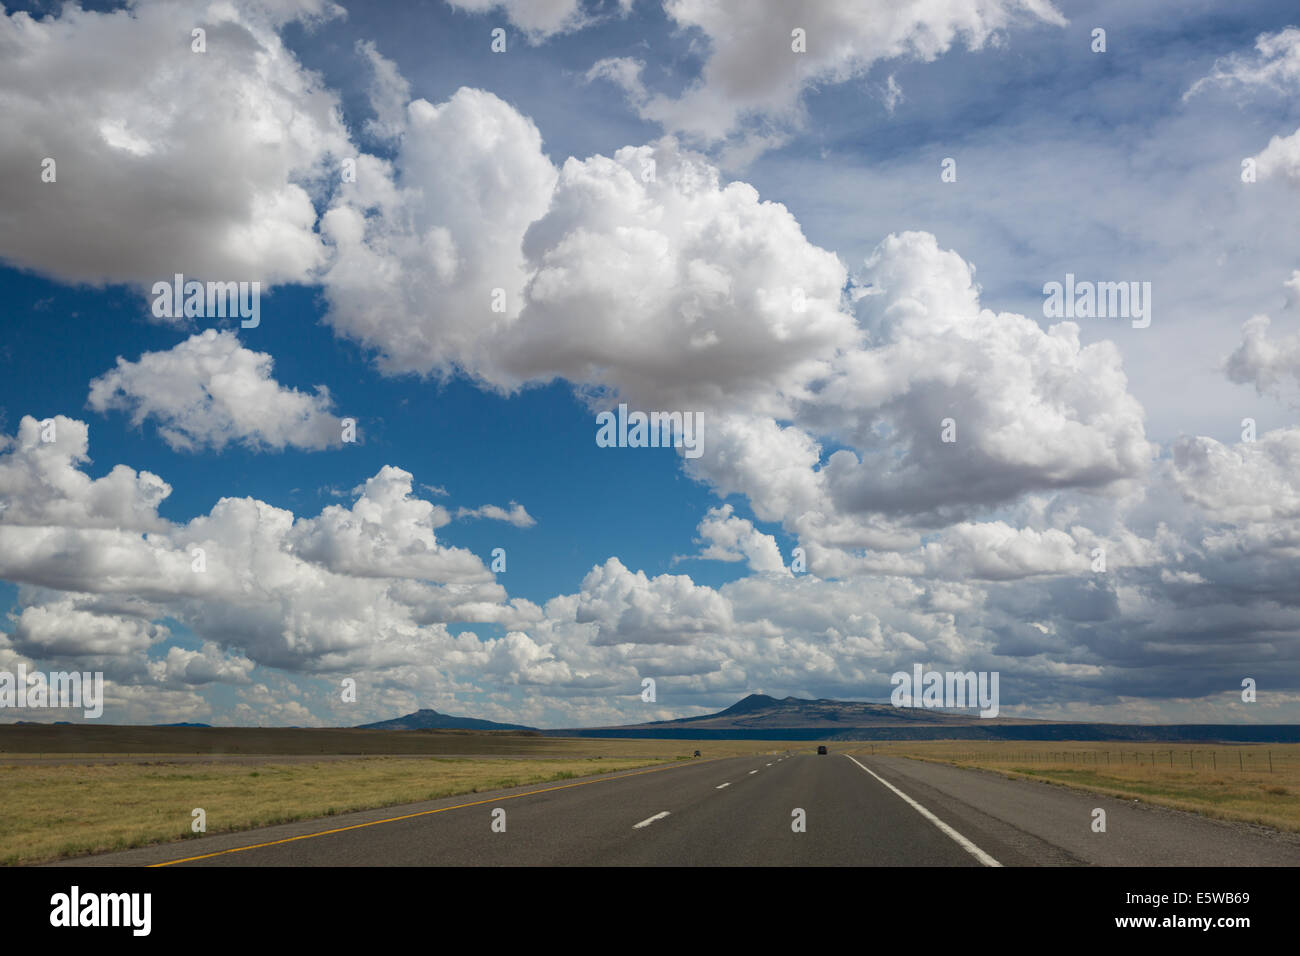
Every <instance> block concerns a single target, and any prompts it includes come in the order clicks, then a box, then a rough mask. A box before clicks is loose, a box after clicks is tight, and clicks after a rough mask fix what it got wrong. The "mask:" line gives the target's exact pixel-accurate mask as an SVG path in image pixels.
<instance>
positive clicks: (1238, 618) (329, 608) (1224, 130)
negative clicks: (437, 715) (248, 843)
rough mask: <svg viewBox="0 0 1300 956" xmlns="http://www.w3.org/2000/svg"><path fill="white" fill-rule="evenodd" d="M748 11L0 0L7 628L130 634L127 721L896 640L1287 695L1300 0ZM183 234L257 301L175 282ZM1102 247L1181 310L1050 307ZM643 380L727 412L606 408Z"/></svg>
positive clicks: (444, 702)
mask: <svg viewBox="0 0 1300 956" xmlns="http://www.w3.org/2000/svg"><path fill="white" fill-rule="evenodd" d="M767 6H769V5H767V4H753V5H727V4H713V5H711V4H703V5H700V6H699V7H698V8H691V9H687V8H670V9H669V10H665V9H664V8H663V7H662V6H661V5H660V4H658V3H655V2H650V0H631V2H628V3H626V4H622V3H615V2H606V3H596V4H593V3H579V2H577V0H560V2H557V3H555V4H553V5H551V6H549V7H541V6H538V5H535V4H534V5H532V6H531V7H530V6H529V5H527V4H522V5H521V4H515V3H513V2H512V3H499V4H492V3H487V2H485V0H474V2H466V3H462V4H459V5H456V4H449V3H444V2H442V0H437V2H429V3H425V4H421V5H418V6H412V5H410V4H366V5H358V6H356V7H355V8H353V7H351V6H349V5H347V4H344V6H343V7H333V6H332V5H330V4H324V3H317V2H315V0H303V2H301V3H293V4H284V5H270V6H269V7H264V6H263V5H261V4H258V3H252V2H249V3H244V2H239V3H235V4H233V5H232V6H231V8H230V10H229V11H227V12H225V13H222V12H220V11H217V10H216V8H211V9H209V8H205V7H203V6H202V5H200V4H188V3H183V2H175V3H172V2H166V3H163V2H159V3H140V4H138V5H130V6H120V5H107V6H99V5H87V6H86V7H84V8H77V7H75V6H73V5H69V6H67V7H63V8H55V7H52V6H50V5H41V4H36V5H31V6H23V5H15V6H13V7H9V8H7V10H6V14H5V24H4V29H3V32H0V48H3V50H4V51H5V52H6V61H7V65H6V66H5V67H4V68H3V69H0V94H3V95H4V96H6V97H8V98H7V99H3V100H0V102H5V103H7V104H8V105H6V106H4V107H0V111H5V112H9V113H10V115H8V116H5V117H4V119H5V122H6V127H7V128H9V129H12V130H13V131H14V132H13V135H12V136H11V137H9V139H10V142H9V143H8V145H6V146H5V147H4V148H3V149H0V172H3V173H4V174H5V177H4V178H5V181H6V182H7V183H8V184H9V185H7V186H6V187H5V196H4V207H5V208H6V209H7V210H8V211H7V212H6V213H3V214H0V221H2V222H3V228H2V230H0V231H2V232H3V235H4V238H3V241H2V244H0V301H3V302H4V303H5V304H6V311H5V315H6V321H5V335H4V337H3V342H0V367H2V368H3V375H0V434H2V435H4V436H8V437H6V438H5V439H0V503H3V504H4V505H5V508H4V509H3V510H0V545H3V547H0V551H7V552H8V553H7V555H6V557H5V558H4V559H3V560H0V601H3V604H4V609H5V612H6V613H5V615H4V616H3V617H0V631H3V632H4V635H5V636H4V638H3V640H4V642H5V643H4V644H3V645H0V667H3V666H7V665H10V664H12V665H16V664H17V663H18V662H20V661H21V662H24V663H26V664H28V666H30V667H33V668H35V667H47V668H50V669H58V668H61V667H73V666H76V667H79V668H81V669H101V670H103V671H104V672H105V673H106V676H107V678H108V681H109V687H110V693H109V706H108V708H107V716H106V718H105V719H109V720H112V721H115V722H125V721H137V722H162V721H166V720H199V721H203V722H208V723H217V724H221V723H255V722H266V723H294V724H313V723H325V724H333V723H344V724H353V723H360V722H362V721H364V720H372V719H382V718H384V717H389V716H393V715H395V714H397V713H401V712H405V711H409V710H413V709H415V708H416V707H436V708H437V709H440V710H444V711H450V712H453V713H464V714H470V715H473V716H479V717H487V718H492V719H498V720H509V721H512V722H525V723H533V724H537V725H545V726H575V725H580V724H597V723H606V722H625V721H633V720H643V719H657V718H663V717H670V716H685V715H688V714H694V713H702V712H705V711H707V710H712V709H717V708H719V707H722V706H726V705H727V704H729V703H731V702H733V701H734V700H735V699H736V698H738V697H740V696H743V695H744V694H746V693H750V692H754V691H763V692H767V693H775V694H785V693H792V694H798V695H803V696H839V697H849V698H857V699H883V698H885V697H887V696H888V693H889V689H890V684H889V681H888V676H889V674H890V673H891V672H893V671H895V670H897V669H904V670H909V671H910V669H911V665H912V663H914V662H916V663H922V664H925V665H927V666H935V667H942V666H948V667H950V668H953V669H956V668H960V669H962V670H968V669H985V670H998V671H1000V672H1001V673H1002V675H1003V677H1002V685H1001V686H1002V693H1003V712H1004V713H1013V714H1023V715H1026V716H1041V717H1056V718H1067V719H1107V720H1132V721H1153V720H1162V721H1181V722H1217V721H1229V720H1246V721H1263V722H1280V721H1294V720H1296V719H1297V717H1300V667H1298V666H1297V663H1298V661H1300V655H1297V653H1296V649H1297V640H1300V626H1298V624H1297V620H1296V599H1295V591H1294V587H1293V584H1292V582H1293V581H1294V571H1295V561H1296V559H1297V553H1296V550H1295V545H1294V544H1293V542H1294V540H1298V539H1297V538H1295V537H1293V535H1296V534H1297V533H1300V528H1297V526H1296V522H1297V521H1300V511H1297V509H1296V507H1295V506H1294V502H1295V501H1296V500H1300V492H1297V489H1296V486H1295V485H1294V481H1295V479H1294V475H1295V474H1296V472H1295V470H1294V468H1293V467H1292V466H1293V465H1294V464H1296V463H1297V462H1296V458H1297V457H1298V456H1300V429H1298V428H1297V426H1296V425H1295V407H1296V386H1297V385H1300V337H1297V316H1296V314H1295V306H1294V305H1293V303H1294V302H1295V301H1297V300H1300V280H1297V279H1296V278H1295V277H1293V273H1294V275H1295V276H1300V272H1297V271H1296V270H1297V269H1300V263H1298V262H1297V261H1296V255H1295V248H1296V242H1297V239H1300V232H1298V230H1300V225H1297V221H1296V219H1295V217H1294V216H1290V215H1287V214H1286V213H1285V210H1287V209H1289V208H1293V206H1294V203H1295V202H1296V198H1297V192H1296V190H1297V188H1300V172H1297V170H1300V161H1298V157H1300V145H1297V144H1300V136H1296V135H1294V134H1295V133H1296V130H1297V127H1298V126H1300V104H1298V102H1297V97H1296V92H1297V88H1298V87H1300V68H1297V67H1295V66H1293V65H1292V64H1294V63H1300V31H1295V30H1292V31H1288V30H1287V28H1288V27H1293V26H1294V21H1295V20H1296V19H1297V18H1296V16H1295V14H1294V10H1293V9H1292V8H1290V7H1289V6H1288V5H1287V4H1284V3H1241V4H1233V5H1231V6H1229V5H1223V4H1214V3H1196V4H1190V5H1182V6H1179V7H1178V8H1176V9H1175V8H1174V7H1172V6H1168V5H1150V6H1146V7H1142V8H1140V9H1133V8H1132V6H1131V5H1129V4H1124V3H1096V4H1083V3H1079V4H1066V3H1058V4H1056V5H1055V6H1051V5H1047V4H1040V3H1028V2H1026V3H1020V2H1016V0H990V2H988V3H982V4H972V5H970V6H969V7H962V6H961V5H952V6H948V5H944V4H938V3H934V4H931V3H928V2H926V0H916V2H913V3H909V4H905V5H902V6H901V7H900V8H899V10H898V11H897V16H896V17H892V18H891V17H889V16H886V15H885V14H884V13H882V12H880V11H872V10H867V9H863V10H856V9H855V8H853V7H852V5H849V6H848V7H846V8H844V9H838V10H828V9H827V8H823V7H819V6H817V5H812V6H808V5H804V4H792V5H786V6H781V5H779V4H778V5H776V6H774V7H773V8H772V10H771V11H769V10H767ZM345 8H346V9H345ZM692 10H693V11H694V12H692ZM24 11H28V12H30V16H28V15H27V13H26V12H24ZM547 11H552V12H553V13H554V16H550V15H547ZM692 17H695V18H696V19H692ZM196 24H204V25H205V26H204V29H205V31H206V34H205V39H206V44H207V47H206V50H205V51H204V52H202V53H201V54H200V53H195V52H193V51H192V50H191V49H190V48H189V39H188V37H190V31H191V29H192V27H194V26H195V25H196ZM801 24H802V25H804V28H805V29H806V30H807V36H808V48H807V52H806V53H805V54H802V55H800V54H796V53H794V52H793V51H792V50H790V48H789V39H788V37H789V31H790V28H791V26H792V25H795V26H798V25H801ZM1098 26H1100V27H1103V28H1105V30H1106V38H1107V48H1106V50H1105V52H1101V53H1098V52H1093V51H1092V50H1091V49H1090V44H1091V43H1092V40H1091V36H1092V31H1093V29H1094V28H1095V27H1098ZM496 28H500V29H503V30H505V31H506V37H507V49H506V51H505V52H504V53H493V52H492V51H491V50H490V48H489V45H490V42H491V31H492V30H493V29H496ZM37 37H39V38H40V42H37V41H36V38H37ZM178 38H179V39H178ZM1257 41H1260V43H1261V45H1260V46H1259V47H1257V46H1256V44H1257ZM92 51H93V52H94V55H93V56H92V55H91V53H92ZM756 65H757V66H756ZM620 150H622V152H620ZM46 156H54V157H55V158H56V159H57V160H58V171H59V172H58V179H57V181H56V182H52V183H42V182H41V181H40V178H39V176H40V163H41V160H42V159H43V158H44V157H46ZM947 157H952V158H955V159H956V164H957V167H956V168H957V170H958V173H957V180H956V182H953V183H945V182H942V181H941V179H940V168H941V167H940V164H941V162H942V161H943V160H944V159H945V158H947ZM347 158H353V159H357V161H358V163H359V165H358V167H357V169H358V175H357V179H356V181H355V182H350V181H349V180H348V179H347V178H343V179H342V180H340V178H339V175H338V169H339V164H340V161H341V160H343V159H347ZM1245 158H1253V159H1257V160H1258V163H1259V170H1260V173H1259V180H1258V181H1257V182H1253V183H1249V184H1246V183H1243V182H1242V180H1241V177H1240V170H1241V163H1242V161H1243V159H1245ZM651 159H653V160H654V174H653V175H650V174H647V172H646V170H647V168H648V166H647V163H648V162H649V161H650V160H651ZM647 176H648V177H649V178H647ZM175 272H184V273H185V274H186V275H187V277H194V278H202V279H211V280H220V281H258V282H260V283H261V288H262V300H261V310H262V320H261V322H260V324H259V325H258V326H257V327H256V328H241V327H240V323H239V322H238V320H231V319H223V318H217V317H199V318H196V319H191V320H186V321H167V320H160V319H158V318H156V317H154V316H153V315H152V314H151V312H150V303H151V296H150V294H149V287H150V285H151V284H152V282H153V281H156V280H158V279H170V277H171V276H172V275H173V274H174V273H175ZM1067 272H1068V273H1073V274H1075V275H1077V276H1079V277H1080V278H1088V279H1094V280H1097V281H1124V282H1128V281H1139V282H1143V281H1144V282H1150V283H1151V284H1152V287H1153V288H1154V290H1155V293H1154V316H1153V321H1152V323H1151V326H1150V327H1149V328H1145V329H1136V328H1132V327H1131V326H1130V324H1129V322H1128V321H1127V318H1114V317H1111V318H1107V317H1098V318H1082V319H1079V320H1078V321H1077V322H1076V323H1073V324H1067V325H1068V327H1066V326H1056V327H1055V328H1054V325H1055V322H1054V320H1051V319H1048V318H1046V317H1044V314H1043V309H1042V303H1043V291H1042V289H1043V285H1044V283H1046V282H1049V281H1060V280H1062V279H1063V278H1064V276H1065V274H1066V273H1067ZM1288 283H1291V285H1288ZM796 287H797V288H798V290H799V293H798V294H799V296H800V301H801V303H802V297H803V296H804V295H805V293H806V298H807V299H808V301H809V306H808V309H807V311H805V310H804V309H803V307H802V305H801V306H800V307H799V308H797V309H794V310H793V311H792V309H791V308H787V307H786V306H785V305H783V304H782V303H785V302H787V301H793V300H791V299H790V296H791V294H792V293H791V289H793V288H796ZM494 288H501V289H502V290H504V292H505V294H506V297H507V300H508V302H509V305H508V307H507V311H506V312H505V313H504V314H498V313H494V312H492V311H491V310H490V309H488V308H487V307H486V303H487V301H488V298H489V292H490V291H491V290H492V289H494ZM1261 315H1267V316H1270V318H1271V321H1268V322H1259V321H1256V320H1254V319H1253V318H1252V317H1255V316H1261ZM1247 320H1251V322H1252V323H1253V324H1251V325H1248V324H1247ZM218 333H219V334H218ZM96 383H98V384H96ZM620 400H622V401H626V402H628V403H630V404H631V405H632V406H633V407H635V408H643V409H647V410H649V409H664V410H678V411H683V412H689V413H698V414H700V415H702V416H703V420H704V421H705V431H704V440H705V449H706V451H705V454H704V456H703V457H701V458H700V459H699V460H698V461H693V460H688V459H686V458H684V457H682V456H681V455H680V454H679V453H678V452H677V451H675V450H672V449H650V448H600V447H598V446H597V445H596V443H595V441H594V434H595V424H594V415H595V413H596V412H597V411H598V410H600V409H602V408H607V407H610V406H611V405H613V404H615V403H617V401H620ZM950 415H951V416H952V417H953V418H954V421H955V422H956V423H957V428H958V432H957V434H958V436H959V437H958V440H957V442H956V443H955V444H954V445H953V446H952V447H951V448H948V447H947V446H946V445H944V444H940V443H938V442H937V440H936V437H935V436H937V435H938V432H939V425H940V420H941V419H944V418H946V417H947V416H950ZM25 416H30V417H31V419H32V422H31V423H30V424H29V425H26V426H24V420H25ZM58 416H63V417H62V418H58ZM347 417H351V418H354V419H355V420H356V421H357V423H358V431H359V433H360V440H359V441H358V442H356V443H343V442H341V441H340V440H339V439H338V437H337V434H336V433H337V425H338V421H339V420H340V419H342V418H347ZM1246 418H1251V419H1253V420H1254V421H1255V422H1256V424H1257V431H1258V437H1257V438H1253V440H1250V441H1247V440H1244V439H1243V435H1242V432H1243V419H1246ZM50 419H54V420H56V421H58V423H59V426H60V433H61V434H62V435H64V436H68V435H71V436H72V437H71V438H69V437H63V438H60V439H59V440H58V441H55V442H53V443H48V442H46V443H43V442H42V440H41V439H40V438H39V436H38V432H39V423H41V422H43V421H45V420H50ZM65 421H66V422H67V423H69V424H68V425H67V426H66V428H65V426H64V422H65ZM24 427H25V428H26V429H27V431H24ZM83 431H84V435H85V436H86V437H85V441H86V449H87V451H86V455H85V457H82V455H81V454H80V453H79V451H78V442H79V441H81V440H82V435H83ZM43 444H49V445H51V446H52V447H50V448H45V447H43ZM119 466H125V468H127V469H130V470H131V471H130V475H131V477H130V479H129V480H127V479H125V478H123V477H122V474H124V473H122V472H115V471H114V469H115V468H117V467H119ZM115 474H116V475H117V476H118V477H117V478H114V477H113V475H115ZM146 475H152V476H158V478H160V479H161V480H162V481H164V482H166V484H167V485H168V486H169V487H170V491H169V493H168V494H166V495H165V496H162V497H158V496H157V495H156V488H155V485H153V484H152V482H153V481H154V479H152V478H148V477H146ZM87 479H88V480H89V481H88V480H87ZM95 480H101V481H102V483H101V484H100V485H99V486H92V485H90V484H89V482H93V481H95ZM368 481H370V482H372V483H371V484H370V485H369V486H367V482H368ZM116 482H123V483H121V484H118V483H116ZM110 485H111V488H110ZM96 488H98V489H99V490H96ZM367 488H369V490H366V489H367ZM151 489H154V490H151ZM223 499H230V500H242V501H244V502H245V504H244V505H228V506H222V505H220V504H219V503H220V502H222V501H223ZM358 499H360V500H358ZM515 505H519V506H522V510H520V511H516V512H514V515H515V520H513V521H512V520H505V519H506V518H507V517H508V516H509V514H510V512H509V509H510V508H511V507H513V506H515ZM484 506H493V507H494V509H505V510H492V511H491V512H490V513H489V514H486V515H485V514H482V513H478V514H468V513H460V510H461V509H465V510H466V511H467V512H468V511H474V510H476V509H482V508H484ZM197 542H206V544H205V547H206V548H207V552H208V555H209V558H210V559H211V560H212V562H213V570H212V572H211V573H210V576H209V577H207V578H205V579H204V582H205V583H203V584H202V585H201V586H197V590H196V582H195V579H194V578H193V576H192V575H191V574H190V573H189V571H188V565H189V557H188V555H189V553H190V549H191V548H192V547H193V546H194V545H195V544H196V543H197ZM494 548H504V549H505V551H506V555H507V570H506V571H505V573H495V572H493V571H491V570H490V568H489V566H490V564H491V562H492V552H493V549H494ZM795 548H800V549H802V553H803V554H804V556H805V559H806V563H807V568H806V570H804V569H803V568H802V567H800V568H796V567H795V565H794V563H793V560H794V553H795V552H794V549H795ZM1097 548H1101V549H1102V550H1104V551H1105V552H1106V554H1107V556H1108V561H1109V570H1108V571H1105V572H1100V573H1099V572H1098V571H1097V570H1096V568H1095V567H1094V565H1095V554H1094V549H1097ZM118 569H122V570H121V573H120V574H119V573H117V571H118ZM205 573H206V572H205ZM177 648H178V649H180V652H173V649H177ZM1261 675H1262V676H1261ZM644 676H654V677H655V678H656V679H657V680H658V681H659V684H660V692H659V699H658V700H657V701H656V702H655V703H654V704H653V705H647V704H646V703H645V702H643V701H642V700H641V699H640V689H641V678H642V677H644ZM345 677H355V678H356V679H357V681H358V684H359V686H361V687H362V689H363V691H362V694H361V699H360V700H359V701H358V702H356V703H355V704H354V703H351V702H346V703H345V702H342V701H341V700H339V699H338V698H339V695H338V693H337V686H338V684H339V682H340V681H341V680H342V679H343V678H345ZM1243 677H1251V678H1253V679H1258V680H1259V683H1260V685H1261V687H1264V686H1267V687H1268V688H1269V694H1268V695H1265V696H1262V697H1261V700H1260V701H1259V702H1258V703H1257V704H1255V705H1253V706H1247V705H1243V702H1242V701H1241V700H1240V694H1239V691H1238V690H1237V688H1239V686H1240V682H1241V679H1242V678H1243ZM59 716H61V717H62V716H68V715H66V714H60V715H59Z"/></svg>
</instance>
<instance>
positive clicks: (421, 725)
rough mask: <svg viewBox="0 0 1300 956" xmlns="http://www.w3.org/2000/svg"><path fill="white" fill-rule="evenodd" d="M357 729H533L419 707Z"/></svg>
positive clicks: (362, 725)
mask: <svg viewBox="0 0 1300 956" xmlns="http://www.w3.org/2000/svg"><path fill="white" fill-rule="evenodd" d="M357 729H358V730H535V729H536V728H534V727H525V726H524V725H523V724H499V723H497V722H496V721H495V720H479V719H478V718H477V717H456V716H454V715H452V714H440V713H438V712H437V711H436V710H428V709H423V708H422V709H420V710H417V711H416V712H415V713H413V714H407V715H406V716H405V717H394V718H393V719H392V720H381V721H378V722H376V723H373V724H361V725H359V726H358V728H357Z"/></svg>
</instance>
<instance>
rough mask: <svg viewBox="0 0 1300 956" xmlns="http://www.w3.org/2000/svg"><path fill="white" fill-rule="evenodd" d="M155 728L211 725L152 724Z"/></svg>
mask: <svg viewBox="0 0 1300 956" xmlns="http://www.w3.org/2000/svg"><path fill="white" fill-rule="evenodd" d="M154 726H155V727H211V726H212V725H211V724H191V723H186V722H184V721H182V722H181V723H179V724H154Z"/></svg>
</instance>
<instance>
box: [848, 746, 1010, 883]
mask: <svg viewBox="0 0 1300 956" xmlns="http://www.w3.org/2000/svg"><path fill="white" fill-rule="evenodd" d="M844 756H846V757H848V758H849V759H850V760H852V761H853V762H854V763H857V764H858V766H859V767H862V769H863V770H866V771H867V773H869V774H871V776H873V777H875V778H876V779H877V780H879V781H880V782H881V783H883V784H884V785H885V786H886V787H888V788H889V789H890V790H892V791H894V793H896V794H898V795H899V796H900V797H902V798H903V799H904V800H906V801H907V802H908V803H909V804H911V805H912V809H913V810H915V811H916V812H917V813H919V814H921V816H923V817H925V818H926V819H927V820H929V821H930V822H931V823H933V824H934V825H935V826H937V827H938V828H939V829H940V830H942V831H943V832H944V833H946V834H947V835H948V836H949V837H951V838H952V839H953V841H954V842H955V843H956V844H957V845H958V846H960V847H961V848H962V849H963V850H965V851H966V852H967V853H969V854H970V855H971V856H973V857H975V859H977V860H979V861H980V862H981V863H983V864H984V865H985V866H1001V865H1002V864H1001V863H999V862H998V861H997V860H995V859H993V857H991V856H989V855H988V854H987V853H985V852H984V851H983V850H981V849H980V848H979V847H977V846H976V845H975V844H974V843H971V841H970V840H968V839H966V838H965V837H964V836H962V835H961V834H960V833H958V832H957V831H956V830H954V829H953V828H952V827H950V826H948V824H946V823H944V822H943V821H942V820H940V819H939V818H938V817H936V816H935V815H934V814H933V813H931V812H930V811H929V810H927V809H926V808H925V807H923V806H921V805H920V804H919V803H917V802H916V801H915V800H913V799H912V798H911V797H909V796H908V795H907V794H905V793H904V792H903V791H902V790H899V789H898V788H897V787H896V786H894V785H893V784H892V783H890V782H889V781H888V780H886V779H885V778H884V777H882V776H880V775H879V774H877V773H875V772H874V771H872V770H869V769H868V768H866V767H863V766H862V764H860V763H858V761H857V760H856V759H855V758H854V757H853V756H851V755H850V754H845V755H844Z"/></svg>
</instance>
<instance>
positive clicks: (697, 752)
mask: <svg viewBox="0 0 1300 956" xmlns="http://www.w3.org/2000/svg"><path fill="white" fill-rule="evenodd" d="M699 755H700V752H699V751H698V750H697V751H695V753H693V754H691V756H692V757H698V756H699Z"/></svg>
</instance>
